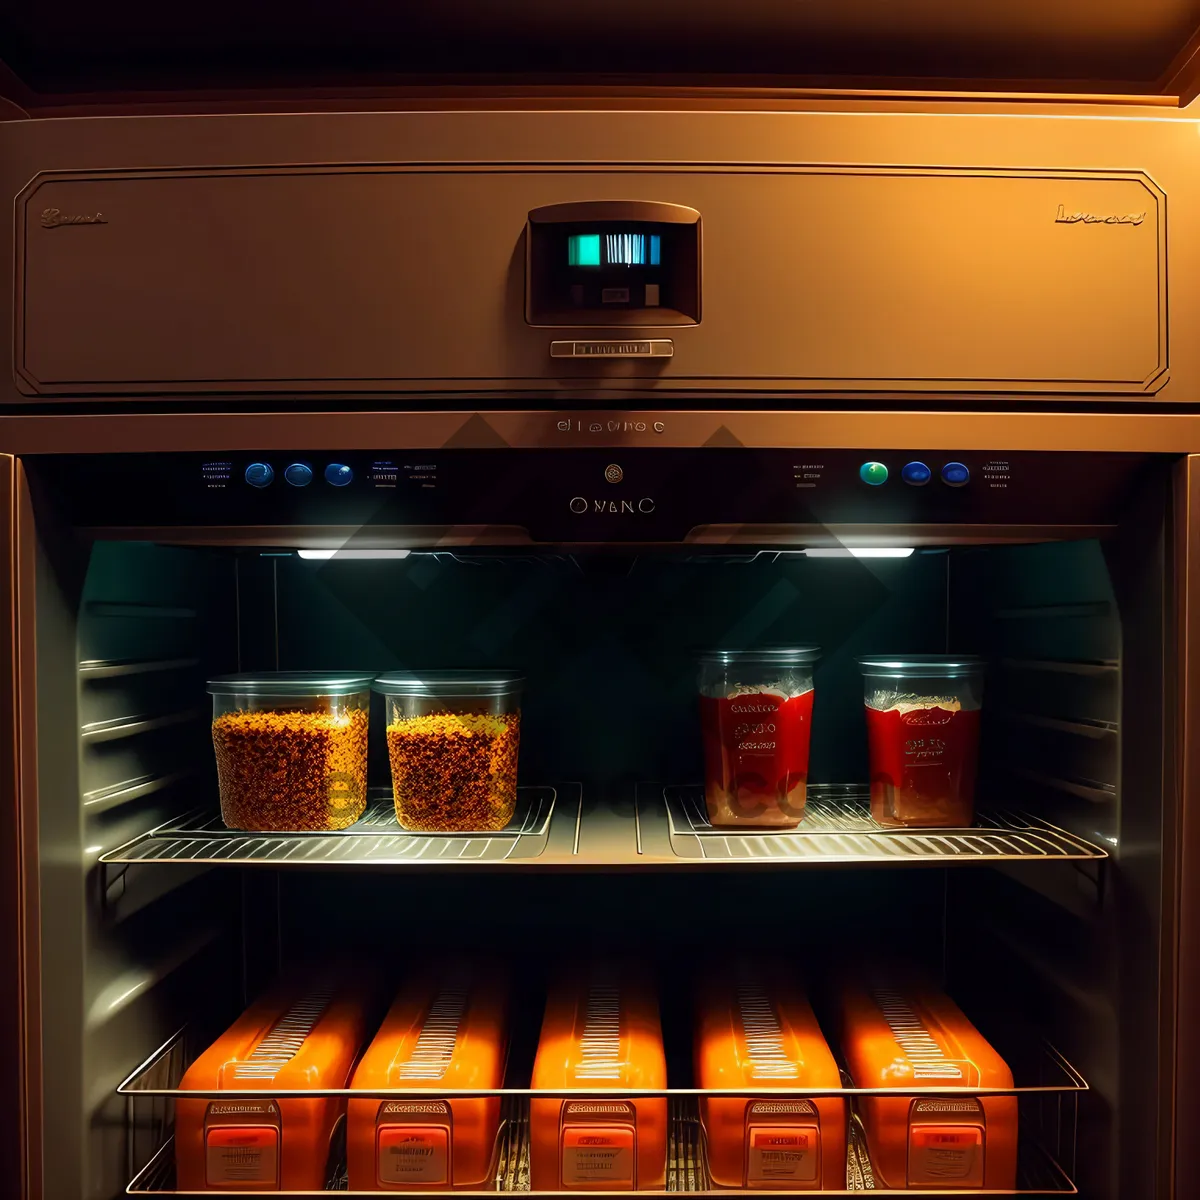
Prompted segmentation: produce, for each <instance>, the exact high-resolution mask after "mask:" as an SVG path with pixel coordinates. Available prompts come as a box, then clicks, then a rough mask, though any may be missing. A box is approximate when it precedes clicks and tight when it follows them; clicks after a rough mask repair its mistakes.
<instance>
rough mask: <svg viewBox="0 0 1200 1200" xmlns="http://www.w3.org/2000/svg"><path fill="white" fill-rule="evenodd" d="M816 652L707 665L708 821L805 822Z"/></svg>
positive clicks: (768, 653) (749, 656)
mask: <svg viewBox="0 0 1200 1200" xmlns="http://www.w3.org/2000/svg"><path fill="white" fill-rule="evenodd" d="M820 655H821V651H820V650H819V649H818V648H817V647H816V646H784V647H772V648H769V649H762V650H712V651H709V652H708V653H707V654H704V655H702V656H701V658H700V723H701V727H702V729H703V732H704V796H705V803H706V805H707V808H708V819H709V821H711V822H712V824H713V825H716V826H722V827H750V828H776V829H777V828H792V827H794V826H796V825H798V824H799V823H800V820H801V818H802V817H803V816H804V802H805V799H806V797H807V790H808V747H809V736H810V734H811V731H812V711H813V696H814V691H813V664H814V663H815V662H816V661H817V659H818V658H819V657H820Z"/></svg>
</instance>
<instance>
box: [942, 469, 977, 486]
mask: <svg viewBox="0 0 1200 1200" xmlns="http://www.w3.org/2000/svg"><path fill="white" fill-rule="evenodd" d="M970 478H971V472H970V471H968V470H967V468H966V466H965V465H964V464H963V463H947V464H946V465H945V466H944V467H943V468H942V482H943V483H944V484H947V485H948V486H950V487H962V486H963V485H964V484H965V483H967V481H968V480H969V479H970Z"/></svg>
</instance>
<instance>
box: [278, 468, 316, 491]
mask: <svg viewBox="0 0 1200 1200" xmlns="http://www.w3.org/2000/svg"><path fill="white" fill-rule="evenodd" d="M283 477H284V479H286V480H287V481H288V483H290V484H291V485H292V487H308V485H309V484H310V483H312V467H310V466H309V465H308V463H292V464H291V466H289V467H288V468H287V470H286V471H284V473H283Z"/></svg>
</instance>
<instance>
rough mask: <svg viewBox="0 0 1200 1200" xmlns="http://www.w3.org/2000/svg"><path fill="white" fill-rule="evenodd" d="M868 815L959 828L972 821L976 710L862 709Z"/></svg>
mask: <svg viewBox="0 0 1200 1200" xmlns="http://www.w3.org/2000/svg"><path fill="white" fill-rule="evenodd" d="M867 740H868V744H869V746H870V753H871V816H872V817H874V818H875V820H876V821H878V822H879V824H881V825H908V826H917V827H921V826H925V827H931V828H937V827H942V828H946V827H962V826H966V825H970V824H971V823H972V822H973V821H974V820H975V772H976V767H977V765H978V761H979V709H977V708H976V709H956V710H950V709H945V708H939V707H938V706H937V705H936V704H933V705H930V706H929V707H918V706H913V705H910V704H905V705H904V706H903V707H900V708H890V709H887V710H884V711H881V710H879V709H877V708H868V709H867Z"/></svg>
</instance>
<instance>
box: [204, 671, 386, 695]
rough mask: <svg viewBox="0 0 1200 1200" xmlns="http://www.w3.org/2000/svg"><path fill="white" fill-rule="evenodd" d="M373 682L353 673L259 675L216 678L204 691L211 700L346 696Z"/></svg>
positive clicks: (367, 688)
mask: <svg viewBox="0 0 1200 1200" xmlns="http://www.w3.org/2000/svg"><path fill="white" fill-rule="evenodd" d="M374 678H375V676H374V675H373V674H366V673H364V672H356V671H261V672H259V673H258V674H254V673H247V674H241V675H218V676H217V677H216V678H215V679H210V680H209V681H208V690H209V692H210V693H212V694H213V695H214V696H221V695H237V696H349V695H351V694H353V693H354V692H365V691H368V690H369V689H370V687H371V683H372V681H373V680H374Z"/></svg>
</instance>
